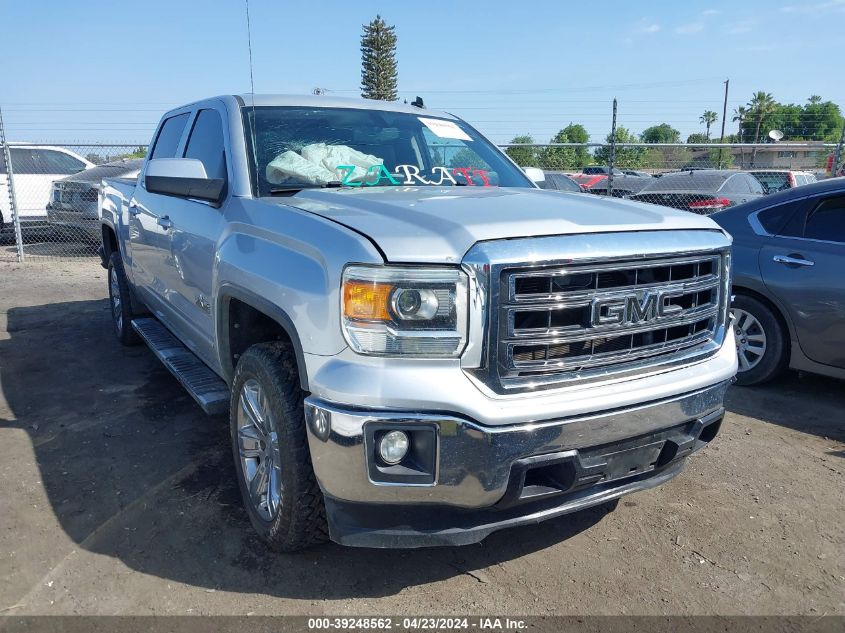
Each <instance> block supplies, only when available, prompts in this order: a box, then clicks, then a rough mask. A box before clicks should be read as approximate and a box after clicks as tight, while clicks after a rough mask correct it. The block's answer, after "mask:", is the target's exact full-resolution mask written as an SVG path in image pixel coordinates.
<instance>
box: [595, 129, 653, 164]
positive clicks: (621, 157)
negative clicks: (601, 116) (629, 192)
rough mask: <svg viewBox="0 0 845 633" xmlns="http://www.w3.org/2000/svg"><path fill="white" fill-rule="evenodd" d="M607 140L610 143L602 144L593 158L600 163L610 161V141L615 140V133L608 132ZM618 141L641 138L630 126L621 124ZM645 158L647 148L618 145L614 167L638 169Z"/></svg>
mask: <svg viewBox="0 0 845 633" xmlns="http://www.w3.org/2000/svg"><path fill="white" fill-rule="evenodd" d="M606 141H607V143H608V145H602V146H601V147H599V148H596V151H595V153H594V156H593V158H594V159H595V161H596V162H597V163H598V164H599V165H607V164H609V163H610V145H609V144H610V143H612V142H613V134H608V135H607V138H606ZM616 142H617V143H637V142H639V139H638V138H637V137H636V136H635V135H634V134H633V133H631V132H630V131H629V130H628V128H626V127H622V126H621V125H620V126H619V127H617V128H616ZM644 159H645V148H643V147H617V148H616V155H615V156H614V159H613V165H614V167H621V168H625V169H638V168H639V167H642V166H643V161H644Z"/></svg>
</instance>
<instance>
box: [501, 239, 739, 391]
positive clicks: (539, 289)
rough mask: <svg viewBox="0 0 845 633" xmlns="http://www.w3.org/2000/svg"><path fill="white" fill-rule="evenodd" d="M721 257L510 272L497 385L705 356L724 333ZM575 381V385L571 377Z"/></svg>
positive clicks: (505, 273)
mask: <svg viewBox="0 0 845 633" xmlns="http://www.w3.org/2000/svg"><path fill="white" fill-rule="evenodd" d="M724 266H725V262H724V256H723V255H722V254H721V253H712V252H711V253H706V254H699V255H687V256H683V257H660V258H655V259H649V260H646V261H643V260H642V259H639V260H635V261H625V260H620V261H613V262H609V263H600V264H597V263H585V264H578V263H573V264H571V265H563V266H561V265H555V266H551V267H539V268H537V267H527V268H520V267H504V268H503V269H502V271H501V273H500V274H501V277H500V284H501V286H500V292H499V298H500V304H499V307H498V311H499V314H498V319H497V321H498V329H499V334H498V344H497V345H496V348H497V349H496V353H497V356H498V358H497V361H498V363H497V365H498V368H499V377H500V379H501V381H502V382H503V383H507V382H508V381H516V382H519V381H522V382H525V381H532V380H534V379H536V378H546V379H552V380H554V379H555V378H556V377H558V376H560V374H562V373H563V372H568V373H570V374H571V375H573V374H574V377H585V376H586V375H588V374H589V372H591V371H604V372H605V373H606V372H607V370H609V369H612V370H618V369H624V368H625V367H626V366H627V365H629V364H631V363H633V362H642V361H643V360H644V359H654V360H655V362H656V361H658V360H663V359H664V358H665V357H666V356H669V355H672V354H674V353H679V352H681V351H686V350H690V349H694V348H697V347H701V346H704V345H706V344H707V343H709V342H711V341H713V339H714V337H715V336H716V332H717V329H718V328H719V327H720V325H722V323H721V320H722V317H721V315H722V314H723V313H724V310H723V305H724V304H723V296H722V295H723V289H722V288H723V284H722V278H723V270H724ZM571 377H572V376H571Z"/></svg>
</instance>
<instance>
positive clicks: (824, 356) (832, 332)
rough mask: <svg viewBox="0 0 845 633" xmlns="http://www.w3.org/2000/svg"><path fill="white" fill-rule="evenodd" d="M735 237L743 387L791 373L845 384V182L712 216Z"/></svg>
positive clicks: (773, 197) (793, 192)
mask: <svg viewBox="0 0 845 633" xmlns="http://www.w3.org/2000/svg"><path fill="white" fill-rule="evenodd" d="M712 218H713V220H715V221H716V222H717V223H718V224H719V225H721V226H722V228H724V229H725V230H727V231H728V232H729V233H731V235H733V238H734V244H733V266H734V273H733V274H734V278H733V292H734V294H735V298H734V301H733V304H732V312H733V316H734V323H733V327H734V334H735V335H736V345H737V351H738V353H739V354H738V355H739V373H738V374H737V382H738V383H739V384H744V385H752V384H756V383H761V382H765V381H767V380H770V379H772V378H774V377H775V376H776V375H778V374H779V373H781V372H782V371H783V370H785V369H786V368H787V367H791V368H793V369H800V370H803V371H809V372H814V373H818V374H825V375H827V376H834V377H839V378H845V284H843V282H842V273H843V271H845V178H835V179H831V180H825V181H822V182H818V183H815V184H810V185H806V186H803V187H799V188H797V189H787V190H786V191H782V192H780V193H776V194H772V195H770V196H767V197H765V198H763V199H761V200H758V201H755V202H750V203H748V204H744V205H742V206H737V207H734V208H733V209H730V210H727V211H723V212H721V213H717V214H715V215H713V216H712Z"/></svg>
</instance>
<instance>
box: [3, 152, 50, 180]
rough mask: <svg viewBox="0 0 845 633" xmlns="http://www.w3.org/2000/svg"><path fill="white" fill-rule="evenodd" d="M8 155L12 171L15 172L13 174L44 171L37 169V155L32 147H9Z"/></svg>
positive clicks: (40, 172) (20, 174) (19, 174)
mask: <svg viewBox="0 0 845 633" xmlns="http://www.w3.org/2000/svg"><path fill="white" fill-rule="evenodd" d="M9 156H10V157H11V159H12V171H13V172H14V173H15V176H22V175H24V174H42V173H44V172H43V171H42V170H41V169H39V165H38V157H37V156H36V154H35V150H34V149H32V148H29V147H10V148H9Z"/></svg>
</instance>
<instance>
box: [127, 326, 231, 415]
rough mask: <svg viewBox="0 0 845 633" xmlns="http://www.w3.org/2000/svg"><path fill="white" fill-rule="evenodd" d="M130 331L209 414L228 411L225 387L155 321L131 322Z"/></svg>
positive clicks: (227, 393) (227, 391) (219, 379)
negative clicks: (137, 336)
mask: <svg viewBox="0 0 845 633" xmlns="http://www.w3.org/2000/svg"><path fill="white" fill-rule="evenodd" d="M132 329H134V330H135V331H136V332H137V333H138V335H139V336H140V337H141V338H142V339H143V340H144V342H145V343H146V344H147V345H148V346H149V348H150V349H151V350H152V351H153V354H155V355H156V356H157V357H158V359H159V360H160V361H161V362H162V363H164V366H165V367H167V369H168V370H170V373H171V374H173V375H174V376H175V377H176V379H177V380H178V381H179V382H180V383H182V386H183V387H184V388H185V389H186V390H187V391H188V393H189V394H191V397H193V399H194V400H196V401H197V404H198V405H200V406H201V407H202V410H203V411H205V412H206V413H208V414H209V415H214V414H218V413H224V412H226V411H228V410H229V386H228V385H227V384H226V383H225V381H223V379H222V378H220V377H219V376H218V375H217V374H215V373H214V372H213V371H211V369H209V368H208V365H206V364H205V363H203V362H202V361H201V360H200V359H199V358H197V356H196V355H195V354H194V353H193V352H191V351H190V350H189V349H188V348H187V347H185V346H184V345H182V343H180V342H179V340H178V339H177V338H176V337H175V336H173V335H172V334H171V333H170V332H169V331H168V330H167V328H166V327H164V326H163V325H162V324H161V323H160V322H159V321H158V319H153V318H150V317H145V318H142V319H133V320H132Z"/></svg>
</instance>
